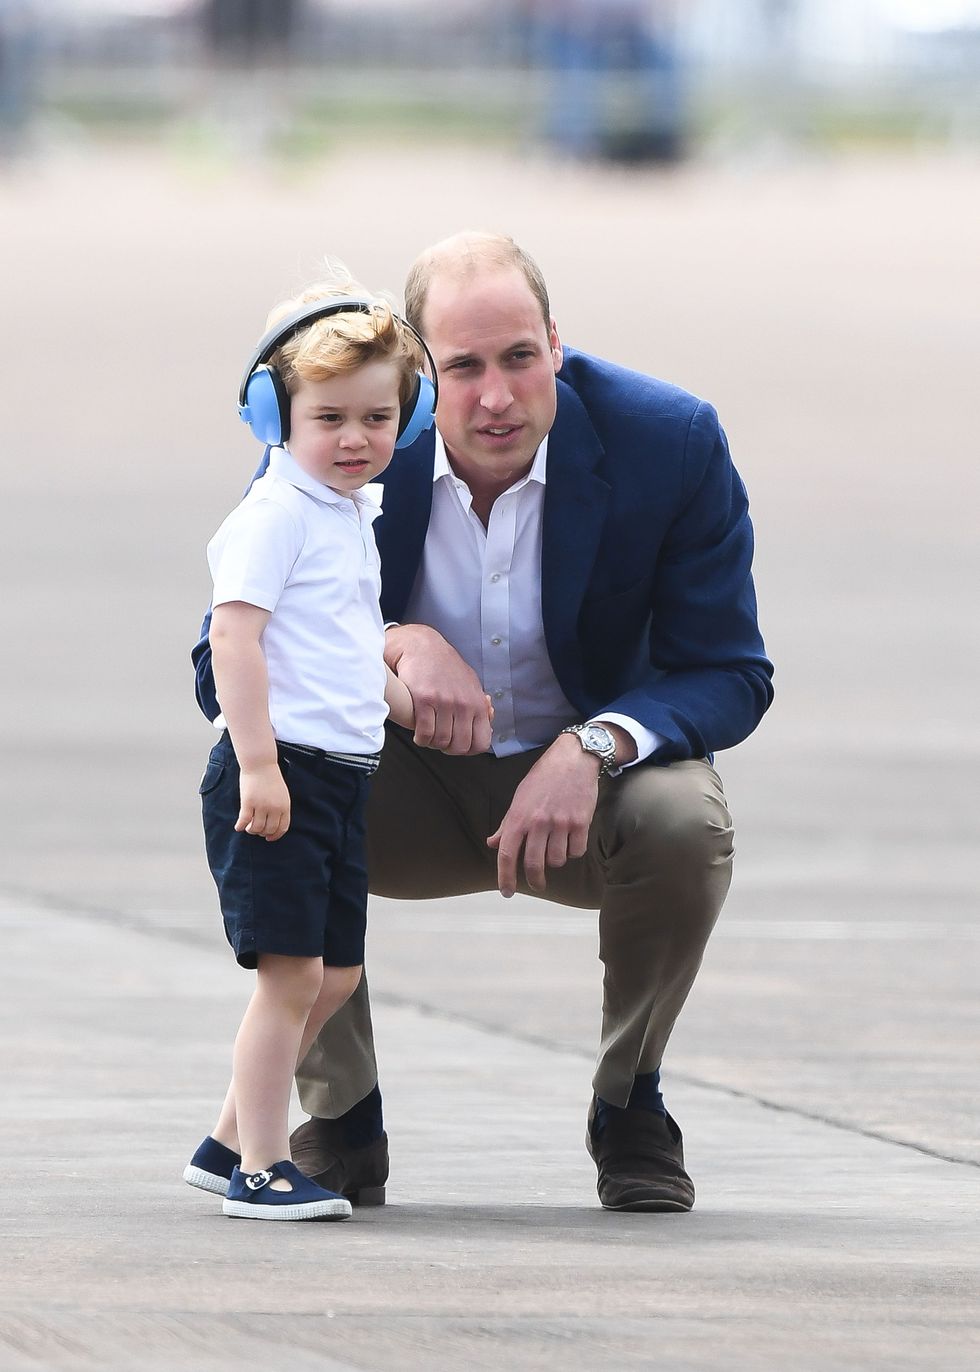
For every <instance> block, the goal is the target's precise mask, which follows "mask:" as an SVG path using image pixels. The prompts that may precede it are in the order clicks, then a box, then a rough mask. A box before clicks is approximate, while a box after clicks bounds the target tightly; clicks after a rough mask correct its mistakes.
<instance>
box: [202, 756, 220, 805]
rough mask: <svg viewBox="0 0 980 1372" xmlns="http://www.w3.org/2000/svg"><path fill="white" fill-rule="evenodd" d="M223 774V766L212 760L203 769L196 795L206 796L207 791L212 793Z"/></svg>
mask: <svg viewBox="0 0 980 1372" xmlns="http://www.w3.org/2000/svg"><path fill="white" fill-rule="evenodd" d="M224 774H225V764H224V763H223V762H215V761H214V760H213V759H212V760H211V761H210V762H209V763H208V765H207V766H206V767H205V769H204V775H203V776H202V777H201V784H200V786H199V787H198V788H197V791H198V795H202V796H206V795H207V794H208V792H209V791H213V790H214V788H215V787H216V786H217V784H218V782H219V781H220V780H221V778H222V777H223V776H224Z"/></svg>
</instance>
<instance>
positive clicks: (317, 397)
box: [286, 362, 400, 495]
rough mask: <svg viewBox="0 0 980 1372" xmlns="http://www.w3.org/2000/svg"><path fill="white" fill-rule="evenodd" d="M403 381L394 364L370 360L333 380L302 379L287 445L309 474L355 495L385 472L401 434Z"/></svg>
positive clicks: (292, 403)
mask: <svg viewBox="0 0 980 1372" xmlns="http://www.w3.org/2000/svg"><path fill="white" fill-rule="evenodd" d="M398 379H399V372H398V368H397V367H396V366H395V364H394V363H393V362H368V363H366V364H365V366H363V367H358V369H357V371H354V372H348V373H346V374H345V375H344V376H335V377H331V378H330V380H329V381H301V382H300V384H299V388H298V390H296V391H294V393H293V394H292V396H291V397H290V409H289V441H288V442H287V444H286V447H287V448H288V449H289V452H290V454H291V456H292V457H293V459H294V460H295V461H296V462H297V463H298V464H299V465H300V467H302V469H303V471H304V472H306V473H307V475H308V476H312V477H314V478H315V479H316V480H317V481H322V482H323V484H324V485H325V486H330V487H332V488H333V490H335V491H338V492H339V493H340V494H341V495H350V493H351V492H352V491H355V490H357V489H358V488H359V487H361V486H364V485H366V484H367V482H369V481H373V480H374V478H375V477H376V476H378V475H379V474H380V473H381V472H383V471H384V469H385V468H386V467H387V465H388V463H389V462H390V461H391V455H392V453H393V452H394V448H395V439H396V437H397V436H398V415H399V408H400V407H399V404H398Z"/></svg>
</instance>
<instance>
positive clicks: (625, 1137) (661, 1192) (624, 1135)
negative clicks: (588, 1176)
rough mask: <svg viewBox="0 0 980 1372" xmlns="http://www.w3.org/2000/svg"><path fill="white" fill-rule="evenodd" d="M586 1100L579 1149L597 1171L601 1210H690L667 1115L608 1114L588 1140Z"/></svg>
mask: <svg viewBox="0 0 980 1372" xmlns="http://www.w3.org/2000/svg"><path fill="white" fill-rule="evenodd" d="M595 1111H596V1100H595V1097H594V1096H593V1098H592V1108H591V1109H590V1110H589V1127H588V1129H587V1131H586V1135H585V1146H586V1148H587V1149H588V1150H589V1155H590V1156H591V1158H592V1160H593V1161H594V1162H595V1165H596V1167H597V1168H598V1170H599V1181H598V1191H599V1200H600V1201H601V1202H602V1205H603V1207H604V1208H605V1209H606V1210H690V1208H691V1206H692V1205H693V1204H694V1183H693V1182H692V1181H691V1178H690V1177H689V1176H688V1175H687V1173H686V1172H685V1171H684V1140H683V1138H682V1136H681V1131H680V1129H679V1128H678V1126H677V1121H676V1120H674V1119H673V1118H672V1117H671V1116H670V1115H667V1116H666V1118H665V1117H664V1116H663V1115H655V1114H653V1113H652V1112H651V1111H649V1110H610V1111H609V1113H608V1115H607V1117H606V1122H605V1124H604V1125H603V1126H602V1129H601V1130H600V1131H599V1135H598V1137H594V1136H593V1132H592V1130H593V1123H594V1119H595Z"/></svg>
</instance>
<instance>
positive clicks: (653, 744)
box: [587, 713, 663, 777]
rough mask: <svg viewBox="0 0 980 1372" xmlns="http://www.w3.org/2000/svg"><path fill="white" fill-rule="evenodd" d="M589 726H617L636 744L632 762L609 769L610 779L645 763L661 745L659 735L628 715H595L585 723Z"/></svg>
mask: <svg viewBox="0 0 980 1372" xmlns="http://www.w3.org/2000/svg"><path fill="white" fill-rule="evenodd" d="M587 722H588V723H589V724H617V725H618V726H619V727H620V729H624V730H625V731H626V733H628V734H629V736H630V738H631V739H632V740H633V742H634V743H635V744H636V757H635V758H634V759H633V761H632V762H627V763H624V764H623V766H622V767H611V768H610V769H609V773H608V775H609V776H611V777H615V776H619V774H620V772H622V771H625V770H626V768H627V767H635V766H636V764H637V763H638V762H645V761H646V759H647V758H648V757H649V756H650V754H651V753H652V752H654V750H655V749H656V748H658V747H659V746H660V744H661V743H663V738H662V737H661V736H660V734H656V733H654V731H653V730H652V729H648V728H647V727H646V725H645V724H638V723H637V721H636V720H635V719H630V718H629V716H628V715H616V714H611V713H610V714H607V715H595V716H594V717H593V718H592V719H590V720H588V721H587Z"/></svg>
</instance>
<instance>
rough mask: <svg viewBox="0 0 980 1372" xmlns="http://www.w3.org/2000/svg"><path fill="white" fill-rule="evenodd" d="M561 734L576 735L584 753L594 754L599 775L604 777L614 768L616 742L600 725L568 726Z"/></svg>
mask: <svg viewBox="0 0 980 1372" xmlns="http://www.w3.org/2000/svg"><path fill="white" fill-rule="evenodd" d="M561 732H562V733H563V734H578V741H579V743H581V745H582V751H583V752H584V753H595V755H596V757H597V758H598V759H599V762H600V764H601V765H600V767H599V775H600V776H601V777H604V776H605V775H606V773H607V772H611V771H612V769H613V768H614V767H615V766H616V740H615V739H614V738H613V736H612V734H611V733H610V732H609V730H608V729H606V728H603V726H602V725H601V724H569V726H568V728H567V729H562V731H561Z"/></svg>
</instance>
